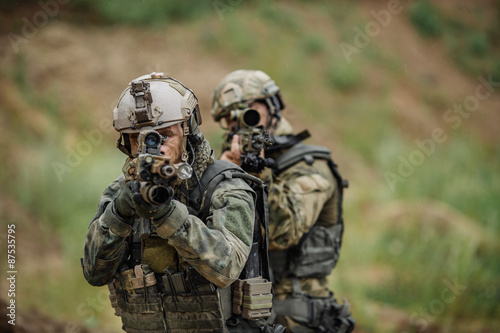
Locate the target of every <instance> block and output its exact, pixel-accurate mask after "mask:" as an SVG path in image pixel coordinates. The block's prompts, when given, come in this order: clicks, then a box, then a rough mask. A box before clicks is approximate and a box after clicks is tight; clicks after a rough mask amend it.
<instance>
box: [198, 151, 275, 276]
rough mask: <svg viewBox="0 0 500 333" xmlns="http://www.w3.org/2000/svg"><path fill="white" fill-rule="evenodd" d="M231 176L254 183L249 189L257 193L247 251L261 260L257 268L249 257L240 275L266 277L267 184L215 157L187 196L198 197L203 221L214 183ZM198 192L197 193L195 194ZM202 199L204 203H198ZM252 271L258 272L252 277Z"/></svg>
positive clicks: (267, 236) (267, 267)
mask: <svg viewBox="0 0 500 333" xmlns="http://www.w3.org/2000/svg"><path fill="white" fill-rule="evenodd" d="M231 178H239V179H243V180H245V181H247V182H249V183H250V184H253V186H252V189H253V190H254V191H255V192H256V195H257V198H256V212H255V213H256V214H257V216H258V219H259V220H260V223H254V231H253V239H252V246H251V253H250V258H252V257H253V256H254V255H255V256H257V257H259V258H260V261H261V262H260V263H259V262H257V264H258V266H260V267H255V263H256V262H255V261H251V260H250V262H247V264H248V265H246V266H245V269H244V270H243V272H242V275H243V276H244V277H245V278H252V277H256V276H258V275H260V274H262V277H264V278H266V279H268V280H269V278H270V276H269V253H268V243H269V208H268V205H269V203H268V200H267V192H268V189H267V186H266V184H265V183H264V182H263V181H262V180H261V179H259V178H257V177H255V176H252V175H249V174H247V173H246V172H245V171H243V169H241V168H240V167H239V166H237V165H236V164H233V163H231V162H227V161H222V160H216V161H215V162H214V163H213V164H211V165H209V166H208V167H207V168H206V170H205V172H204V173H203V176H202V177H201V179H200V188H199V189H197V188H196V189H194V190H193V191H192V193H190V196H191V198H193V197H197V198H198V201H197V204H199V205H200V207H199V209H198V211H199V212H200V213H199V215H198V217H199V218H200V219H201V220H203V221H205V220H206V218H207V217H208V215H209V214H210V205H211V202H212V196H213V193H214V192H215V190H216V189H217V186H218V185H219V183H220V182H221V181H223V180H225V179H231ZM197 191H200V192H199V193H197ZM203 194H204V195H203ZM203 196H204V199H203ZM202 199H203V205H202V204H201V201H202ZM261 226H262V228H263V229H264V231H265V232H264V238H262V235H261ZM259 252H260V253H259ZM259 254H260V255H259ZM251 265H253V267H250V266H251ZM255 274H258V275H256V276H253V275H255Z"/></svg>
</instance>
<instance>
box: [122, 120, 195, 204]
mask: <svg viewBox="0 0 500 333" xmlns="http://www.w3.org/2000/svg"><path fill="white" fill-rule="evenodd" d="M137 141H138V144H139V149H138V153H137V154H136V156H135V157H134V158H129V159H128V160H127V161H126V162H125V165H124V166H123V169H122V171H123V174H124V175H125V181H126V182H127V181H131V180H138V181H139V183H140V189H139V191H140V193H141V195H142V197H143V198H144V200H145V201H146V202H148V203H150V204H153V205H158V204H161V203H163V202H165V201H166V200H167V199H168V196H169V195H170V194H169V190H168V186H169V183H170V182H171V181H172V179H173V177H178V178H180V179H188V178H190V177H191V175H192V174H193V169H192V168H191V166H190V165H189V164H187V163H183V162H182V163H177V164H171V163H170V158H169V157H166V156H163V155H162V154H161V153H160V149H161V146H162V144H163V142H164V141H165V140H164V139H163V138H162V136H161V135H160V133H158V132H157V131H155V130H146V131H141V132H140V133H139V137H138V138H137Z"/></svg>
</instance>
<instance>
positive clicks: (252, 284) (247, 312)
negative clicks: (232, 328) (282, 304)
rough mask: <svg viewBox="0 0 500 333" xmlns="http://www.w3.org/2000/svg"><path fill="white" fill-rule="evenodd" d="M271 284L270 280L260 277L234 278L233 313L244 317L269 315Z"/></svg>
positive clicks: (264, 316) (254, 317)
mask: <svg viewBox="0 0 500 333" xmlns="http://www.w3.org/2000/svg"><path fill="white" fill-rule="evenodd" d="M271 286H272V284H271V282H269V281H268V280H266V279H263V278H261V277H256V278H251V279H245V280H236V282H235V283H234V289H233V313H234V314H235V315H239V316H241V317H242V318H244V319H260V318H267V317H269V316H270V315H271V307H272V304H273V295H272V294H271Z"/></svg>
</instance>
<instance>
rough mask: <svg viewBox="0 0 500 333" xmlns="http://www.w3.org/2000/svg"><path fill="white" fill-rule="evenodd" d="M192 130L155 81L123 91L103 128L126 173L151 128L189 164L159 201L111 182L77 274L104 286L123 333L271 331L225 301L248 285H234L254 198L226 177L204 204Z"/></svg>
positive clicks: (202, 159) (181, 95) (176, 91)
mask: <svg viewBox="0 0 500 333" xmlns="http://www.w3.org/2000/svg"><path fill="white" fill-rule="evenodd" d="M200 123H201V116H200V113H199V110H198V101H197V99H196V97H195V95H194V94H193V92H192V91H191V90H190V89H188V88H186V87H185V86H184V85H183V84H182V83H180V82H179V81H177V80H175V79H172V78H170V77H167V76H165V75H163V73H152V74H150V75H144V76H142V77H139V78H137V79H135V80H133V81H132V82H131V83H130V85H129V86H128V87H127V88H126V89H125V90H124V92H123V93H122V95H121V97H120V99H119V101H118V104H117V106H116V108H115V109H114V111H113V124H114V127H115V129H116V130H117V131H118V132H119V133H120V138H119V139H118V140H117V146H118V148H119V149H120V150H122V151H123V152H124V153H126V154H127V155H128V156H129V159H128V160H127V163H126V165H129V164H128V163H131V162H133V161H134V158H135V157H137V156H138V149H139V144H138V135H139V133H140V132H141V131H146V130H155V131H157V132H158V133H159V134H160V135H161V136H162V142H163V143H162V145H161V154H162V156H165V157H167V158H169V160H170V163H172V165H175V164H176V163H184V164H185V165H189V166H190V167H191V168H192V169H191V170H192V176H191V177H189V178H187V179H186V178H185V179H180V178H172V179H170V182H169V183H168V185H167V186H165V188H167V191H165V192H162V193H163V194H165V193H166V194H167V195H163V196H161V200H160V201H161V202H154V203H149V202H148V201H146V200H144V197H143V195H142V192H138V191H137V186H138V182H137V181H136V180H130V174H127V173H126V174H125V175H121V176H120V177H119V178H118V179H116V180H115V181H113V182H112V183H111V184H110V185H109V186H108V187H107V188H106V190H105V191H104V193H103V194H102V196H101V198H100V200H99V205H98V209H97V214H96V215H95V217H94V218H93V220H92V222H91V223H90V225H89V228H88V232H87V235H86V239H85V247H84V256H83V258H82V266H83V273H84V276H85V278H86V280H87V281H88V282H89V283H90V284H91V285H94V286H102V285H106V284H107V285H108V287H109V289H110V299H111V303H112V305H113V307H114V308H115V314H116V315H119V316H121V319H122V322H123V329H124V330H125V331H126V332H131V333H135V332H149V333H160V332H176V333H188V332H274V331H275V332H280V329H279V327H278V326H275V328H276V330H274V331H273V330H271V327H270V326H267V325H266V324H265V318H266V317H267V316H268V315H267V316H266V315H265V309H264V310H263V311H262V313H264V315H262V316H259V315H258V314H257V315H254V316H253V317H252V318H245V316H244V315H241V314H240V313H241V311H240V310H241V309H239V308H238V304H236V305H235V303H234V300H233V296H232V289H233V288H232V287H233V284H234V283H235V282H238V283H239V284H240V285H245V282H248V281H250V280H248V281H247V280H243V281H242V280H240V277H241V274H242V271H243V270H244V267H245V263H246V262H247V258H248V256H249V253H250V252H251V247H252V241H253V238H252V237H253V230H254V218H255V201H254V200H255V193H254V191H253V190H252V188H251V187H250V186H249V185H248V183H247V182H246V181H244V180H243V179H241V178H235V177H227V178H225V179H223V180H222V181H220V182H219V183H218V184H217V185H216V187H215V188H214V190H213V192H212V194H211V197H210V198H208V197H206V196H205V193H200V192H199V186H200V180H203V179H204V178H203V176H204V174H205V172H206V171H207V170H208V169H209V168H211V167H212V165H215V164H217V163H214V158H213V152H212V150H211V148H210V145H209V143H208V141H207V140H205V139H204V138H203V135H202V133H201V132H200V130H199V128H198V125H199V124H200ZM124 170H126V169H125V168H124ZM127 170H129V169H127ZM139 186H144V184H139ZM141 189H142V187H141ZM207 203H208V207H209V209H208V215H207V216H202V215H201V214H200V211H201V206H202V205H203V204H207ZM250 282H251V281H250ZM250 282H248V283H250ZM257 282H263V283H264V284H265V282H266V281H264V280H262V279H261V280H258V281H257ZM268 284H269V285H270V283H268ZM243 289H244V288H243ZM269 290H270V286H269ZM242 292H243V291H242ZM269 295H270V294H269ZM269 303H271V298H269ZM240 305H241V303H240ZM270 307H271V306H270V304H269V305H268V308H267V311H269V309H270ZM262 308H266V305H263V306H262ZM237 314H239V315H237ZM269 314H270V312H269ZM247 317H248V316H247ZM283 330H284V329H281V331H283Z"/></svg>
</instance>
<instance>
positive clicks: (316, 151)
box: [274, 143, 331, 174]
mask: <svg viewBox="0 0 500 333" xmlns="http://www.w3.org/2000/svg"><path fill="white" fill-rule="evenodd" d="M330 155H331V152H330V150H328V149H327V148H325V147H321V146H313V145H304V144H302V143H298V144H296V145H294V146H293V147H292V148H290V149H289V150H288V151H287V152H285V153H284V154H282V155H280V156H279V157H277V158H275V159H274V161H275V163H276V164H275V170H274V171H275V173H276V174H280V173H282V172H283V171H285V170H286V169H288V168H289V167H291V166H293V165H295V164H296V163H298V162H300V161H302V160H304V161H306V163H307V164H312V163H313V162H314V159H323V160H331V158H330Z"/></svg>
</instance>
